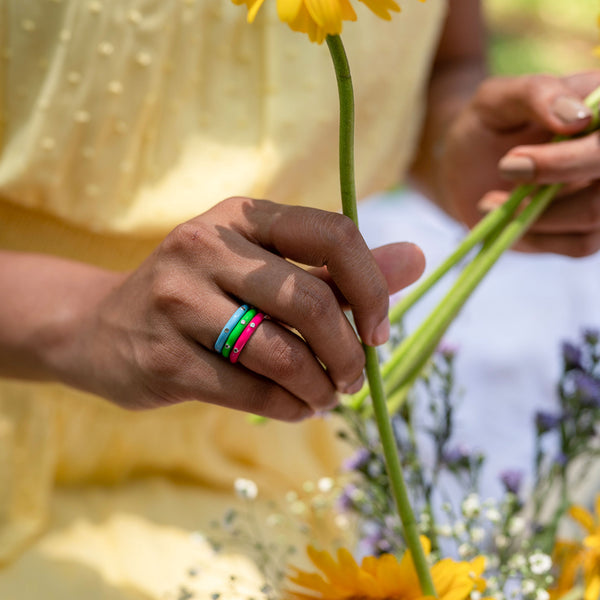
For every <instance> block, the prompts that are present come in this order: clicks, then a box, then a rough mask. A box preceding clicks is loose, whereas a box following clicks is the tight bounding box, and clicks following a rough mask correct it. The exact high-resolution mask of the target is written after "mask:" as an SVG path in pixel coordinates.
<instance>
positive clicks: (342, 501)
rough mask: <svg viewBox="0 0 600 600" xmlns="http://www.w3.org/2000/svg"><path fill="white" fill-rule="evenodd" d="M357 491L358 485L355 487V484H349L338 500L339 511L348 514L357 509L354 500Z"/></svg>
mask: <svg viewBox="0 0 600 600" xmlns="http://www.w3.org/2000/svg"><path fill="white" fill-rule="evenodd" d="M356 489H357V487H356V485H354V484H353V483H349V484H348V485H347V486H346V487H345V488H344V489H343V490H342V493H341V494H340V496H339V498H338V499H337V505H338V509H339V510H340V511H341V512H348V511H351V510H354V508H355V507H356V504H355V503H354V500H353V499H352V497H353V495H354V493H355V491H356Z"/></svg>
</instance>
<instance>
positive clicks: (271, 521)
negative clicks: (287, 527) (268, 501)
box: [267, 513, 283, 527]
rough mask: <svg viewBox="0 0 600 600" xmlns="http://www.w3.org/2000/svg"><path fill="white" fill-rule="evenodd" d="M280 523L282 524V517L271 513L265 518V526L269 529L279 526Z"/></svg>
mask: <svg viewBox="0 0 600 600" xmlns="http://www.w3.org/2000/svg"><path fill="white" fill-rule="evenodd" d="M281 523H283V517H282V516H281V515H278V514H277V513H271V514H270V515H269V516H268V517H267V525H268V526H269V527H277V526H278V525H281Z"/></svg>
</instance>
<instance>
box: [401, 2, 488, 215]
mask: <svg viewBox="0 0 600 600" xmlns="http://www.w3.org/2000/svg"><path fill="white" fill-rule="evenodd" d="M484 46H485V43H484V33H483V23H482V17H481V8H480V5H479V2H478V1H477V0H453V1H451V2H450V3H449V15H448V20H447V23H446V26H445V28H444V32H443V35H442V37H441V39H440V43H439V47H438V52H437V56H436V60H435V63H434V66H433V70H432V73H431V77H430V82H429V88H428V96H427V112H426V118H425V122H424V125H423V129H422V134H421V140H420V144H419V147H418V153H417V154H416V156H415V159H414V162H413V165H412V167H411V172H410V177H411V181H412V183H413V184H414V185H415V187H417V188H418V189H419V190H420V191H421V192H423V193H424V194H425V195H426V196H428V197H429V198H430V199H431V200H433V201H434V202H436V204H438V205H439V206H440V207H441V208H443V209H444V210H446V211H447V212H449V213H452V211H451V210H450V207H449V206H448V205H447V203H446V202H445V200H444V189H443V185H442V170H441V169H440V162H441V161H440V159H441V157H442V154H443V152H444V139H445V136H446V134H447V132H448V130H449V128H450V127H451V126H452V124H453V123H454V121H455V119H456V117H457V115H458V114H459V113H460V112H461V110H462V109H463V108H464V107H465V106H466V105H467V104H468V103H469V101H470V99H471V98H472V96H473V93H474V91H475V89H476V88H477V86H478V85H479V83H480V82H481V81H482V80H483V79H484V77H485V76H486V72H487V67H486V58H485V50H484ZM453 216H454V215H453Z"/></svg>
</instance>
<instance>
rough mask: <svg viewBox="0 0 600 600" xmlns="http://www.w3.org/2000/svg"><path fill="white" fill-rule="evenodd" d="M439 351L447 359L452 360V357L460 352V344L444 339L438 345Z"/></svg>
mask: <svg viewBox="0 0 600 600" xmlns="http://www.w3.org/2000/svg"><path fill="white" fill-rule="evenodd" d="M437 352H438V353H439V354H440V355H441V356H442V357H444V358H445V359H446V360H450V359H451V358H454V357H455V356H456V354H457V353H458V346H455V345H453V344H449V343H448V342H445V341H442V342H441V343H440V345H439V346H438V347H437Z"/></svg>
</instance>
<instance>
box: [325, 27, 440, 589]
mask: <svg viewBox="0 0 600 600" xmlns="http://www.w3.org/2000/svg"><path fill="white" fill-rule="evenodd" d="M327 45H328V47H329V51H330V53H331V57H332V59H333V65H334V67H335V74H336V78H337V83H338V93H339V97H340V183H341V193H342V207H343V212H344V214H345V215H347V216H348V217H350V218H351V219H352V220H353V221H354V223H355V224H356V225H357V226H358V210H357V205H356V187H355V182H354V92H353V89H352V78H351V75H350V67H349V65H348V60H347V57H346V52H345V50H344V46H343V44H342V40H341V38H340V37H339V36H337V35H336V36H331V35H330V36H328V37H327ZM364 349H365V358H366V364H367V380H368V382H369V387H370V389H371V398H372V400H373V411H374V413H375V420H376V422H377V427H378V429H379V435H380V437H381V443H382V446H383V453H384V457H385V462H386V467H387V471H388V475H389V478H390V484H391V488H392V491H393V493H394V499H395V501H396V506H397V507H398V513H399V515H400V520H401V521H402V526H403V528H404V537H405V539H406V543H407V546H408V548H409V550H410V553H411V555H412V558H413V562H414V565H415V569H416V572H417V576H418V578H419V583H420V584H421V590H422V592H423V595H424V596H434V597H435V596H436V593H435V587H434V585H433V580H432V578H431V573H430V572H429V567H428V565H427V557H426V556H425V553H424V551H423V547H422V546H421V540H420V538H419V531H418V528H417V523H416V520H415V516H414V512H413V510H412V507H411V505H410V501H409V498H408V492H407V489H406V484H405V482H404V477H403V475H402V467H401V464H400V458H399V456H398V448H397V446H396V440H395V438H394V433H393V430H392V425H391V422H390V418H389V414H388V411H387V404H386V400H385V393H384V390H383V380H382V378H381V371H380V369H379V361H378V358H377V351H376V350H375V348H372V347H370V346H367V345H364Z"/></svg>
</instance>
